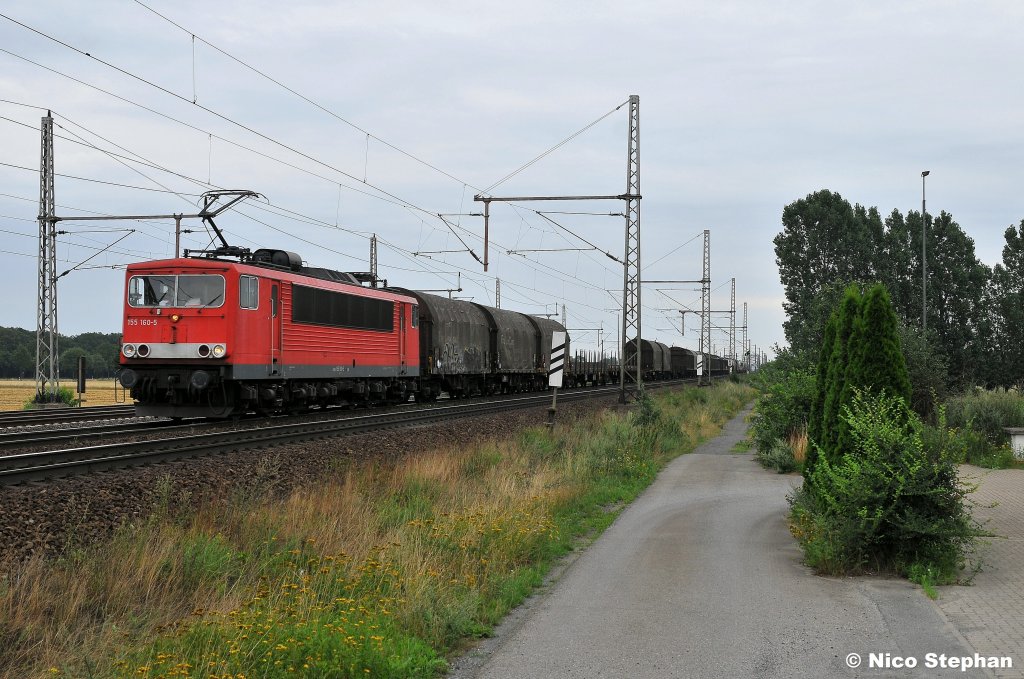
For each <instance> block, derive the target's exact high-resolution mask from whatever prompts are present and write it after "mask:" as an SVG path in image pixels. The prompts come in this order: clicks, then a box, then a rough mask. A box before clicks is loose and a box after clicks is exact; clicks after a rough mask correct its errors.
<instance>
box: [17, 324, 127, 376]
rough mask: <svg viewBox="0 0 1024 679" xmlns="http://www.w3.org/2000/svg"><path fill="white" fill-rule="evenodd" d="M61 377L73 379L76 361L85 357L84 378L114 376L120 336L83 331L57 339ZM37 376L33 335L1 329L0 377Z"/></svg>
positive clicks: (76, 367) (29, 332)
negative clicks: (79, 333)
mask: <svg viewBox="0 0 1024 679" xmlns="http://www.w3.org/2000/svg"><path fill="white" fill-rule="evenodd" d="M57 342H58V347H59V355H60V366H59V367H60V375H61V377H62V378H64V379H74V378H75V376H76V375H77V374H78V358H79V357H80V356H85V363H86V377H90V378H104V377H113V376H114V372H115V371H116V370H117V367H118V356H119V352H120V350H121V335H120V333H113V332H112V333H100V332H86V333H82V334H81V335H75V336H73V337H67V336H64V335H60V336H59V337H58V340H57ZM35 374H36V334H35V332H32V331H30V330H23V329H22V328H4V327H0V377H4V378H27V379H33V378H35Z"/></svg>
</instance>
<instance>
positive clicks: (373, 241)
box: [370, 234, 377, 287]
mask: <svg viewBox="0 0 1024 679" xmlns="http://www.w3.org/2000/svg"><path fill="white" fill-rule="evenodd" d="M370 276H372V277H373V278H372V283H370V285H372V286H373V287H377V234H373V236H372V237H371V238H370Z"/></svg>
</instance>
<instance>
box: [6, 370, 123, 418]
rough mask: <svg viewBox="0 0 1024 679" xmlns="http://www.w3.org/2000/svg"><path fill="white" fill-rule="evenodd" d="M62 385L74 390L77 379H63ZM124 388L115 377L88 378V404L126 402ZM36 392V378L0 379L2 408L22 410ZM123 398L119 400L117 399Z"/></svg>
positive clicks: (107, 404)
mask: <svg viewBox="0 0 1024 679" xmlns="http://www.w3.org/2000/svg"><path fill="white" fill-rule="evenodd" d="M60 384H61V386H62V387H67V388H69V389H71V390H72V391H74V389H75V380H73V379H69V380H62V381H61V383H60ZM123 392H124V390H123V389H121V387H120V386H117V384H116V382H115V381H114V378H112V377H110V378H106V379H102V380H86V383H85V394H84V396H85V403H84V404H83V405H86V406H109V405H115V404H117V403H124V402H125V401H124V394H123ZM35 393H36V383H35V380H0V410H21V409H22V408H24V407H25V403H26V402H27V401H28V400H29V399H31V398H32V396H33V395H34V394H35ZM118 398H120V399H121V400H120V401H118V400H117V399H118Z"/></svg>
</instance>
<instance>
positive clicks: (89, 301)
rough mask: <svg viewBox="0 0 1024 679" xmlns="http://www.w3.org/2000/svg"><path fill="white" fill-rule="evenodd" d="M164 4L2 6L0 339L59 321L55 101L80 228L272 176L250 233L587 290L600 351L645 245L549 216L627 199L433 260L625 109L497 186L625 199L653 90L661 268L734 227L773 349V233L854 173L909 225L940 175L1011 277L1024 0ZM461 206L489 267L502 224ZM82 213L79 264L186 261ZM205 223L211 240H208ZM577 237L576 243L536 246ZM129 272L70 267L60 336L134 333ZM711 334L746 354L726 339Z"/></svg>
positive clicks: (515, 283)
mask: <svg viewBox="0 0 1024 679" xmlns="http://www.w3.org/2000/svg"><path fill="white" fill-rule="evenodd" d="M145 2H146V5H148V6H149V7H151V8H152V9H153V10H156V11H157V12H159V13H160V14H163V15H164V17H166V19H169V20H171V21H173V22H175V23H177V24H178V25H179V26H180V27H181V28H178V27H175V26H174V25H173V24H172V23H169V22H168V21H167V20H165V19H164V18H161V17H160V16H157V15H156V14H155V13H153V12H152V11H150V10H148V9H146V7H144V6H142V5H140V4H138V3H136V2H134V1H133V0H93V1H91V2H87V3H82V2H64V1H59V0H44V1H43V2H39V1H38V0H33V1H31V2H29V1H27V0H11V1H8V2H4V3H3V5H2V9H0V12H2V13H3V14H5V15H7V16H8V17H10V19H14V20H16V21H18V22H21V23H23V24H25V25H26V26H28V27H31V29H35V30H36V31H38V32H39V33H35V32H33V31H32V30H30V29H29V28H26V27H25V26H20V25H18V24H16V23H13V22H12V21H10V20H8V19H3V18H0V49H2V50H4V51H0V99H3V100H4V101H2V102H0V116H2V119H0V163H3V164H4V165H0V194H2V195H0V251H2V252H0V286H2V289H3V290H5V291H7V293H6V294H5V299H4V301H3V305H2V307H0V309H2V311H0V325H4V326H17V327H23V328H34V327H35V319H36V315H35V314H36V312H35V305H36V294H35V290H36V287H37V286H36V280H37V269H36V259H35V253H36V249H37V243H36V233H37V226H36V221H35V220H36V215H37V214H38V195H39V177H38V167H39V146H40V144H39V125H40V118H41V116H42V115H43V114H44V113H45V109H52V110H53V111H54V113H55V116H56V118H55V122H56V124H57V125H58V127H57V129H56V133H57V137H58V138H57V140H56V151H55V157H56V168H57V172H58V173H59V174H60V175H71V176H58V177H57V180H56V197H57V203H58V205H59V206H60V207H59V208H58V211H57V212H58V214H59V215H61V216H71V215H76V214H77V215H83V214H87V213H88V212H86V211H91V213H100V214H122V215H124V214H160V213H168V212H189V211H192V210H194V209H195V201H196V198H195V195H196V194H198V193H200V192H202V191H203V190H206V189H207V188H209V186H210V185H213V186H216V187H226V188H246V189H252V190H254V191H257V192H259V193H261V194H263V195H264V196H266V199H267V201H268V203H267V204H250V205H246V206H245V207H242V208H241V209H239V210H238V211H237V212H235V213H230V214H229V213H226V214H224V215H223V216H222V217H221V218H220V219H219V220H218V224H219V225H221V226H222V227H224V229H225V230H226V231H227V233H228V238H229V240H230V242H232V244H237V245H242V246H247V247H252V248H255V247H275V248H282V249H287V250H292V251H295V252H297V253H299V254H300V255H301V256H302V257H303V259H304V260H306V262H307V263H309V264H311V265H316V266H326V267H332V268H337V269H343V270H350V271H353V270H355V271H365V270H367V268H368V261H367V260H368V251H369V244H368V238H369V236H370V234H373V233H376V234H377V235H378V236H379V238H380V239H381V241H382V242H381V247H380V253H379V271H380V274H381V275H382V276H384V277H386V278H387V279H388V281H389V283H391V284H393V285H400V286H403V287H411V288H416V289H448V288H454V287H457V285H458V278H457V275H458V274H457V273H456V272H461V284H462V288H463V291H462V292H461V293H456V294H457V295H459V296H462V297H472V298H473V300H474V301H478V302H482V303H485V304H493V303H494V288H495V282H494V279H495V277H498V278H500V280H501V293H502V294H501V305H502V307H503V308H509V309H517V310H521V311H525V312H528V313H544V312H553V311H555V309H556V304H557V305H561V304H562V303H564V304H565V305H566V307H567V310H568V325H569V327H570V328H573V329H576V330H575V331H574V332H573V335H574V337H575V338H576V340H577V347H584V346H588V345H589V346H595V345H596V342H597V334H598V333H597V332H596V330H592V329H596V328H600V327H603V329H604V331H605V333H606V342H608V343H609V346H611V343H612V342H614V341H615V340H614V338H615V334H614V331H613V329H614V327H615V325H616V323H617V320H616V319H617V312H618V309H617V307H618V306H619V305H621V299H622V292H621V288H622V269H621V266H619V265H618V264H616V262H614V261H612V260H611V259H609V258H608V257H606V256H605V255H604V254H602V252H601V251H608V252H610V253H611V254H613V255H615V256H617V257H620V258H621V257H622V251H623V242H624V220H623V219H622V217H610V216H598V215H570V214H549V215H548V216H549V218H550V219H553V220H554V221H556V222H557V223H558V224H560V225H561V226H563V227H565V228H566V229H568V230H571V231H573V232H574V233H576V234H578V235H579V236H582V237H583V238H585V239H586V240H588V241H590V242H591V243H593V244H594V245H596V246H598V247H599V248H600V251H583V250H579V248H586V247H588V246H587V244H586V243H584V242H583V241H581V240H579V239H577V238H576V237H574V236H572V235H570V234H569V233H568V232H567V231H565V230H562V229H560V228H558V227H557V226H555V225H554V224H552V223H551V222H549V221H547V220H545V219H544V218H543V217H542V216H539V215H537V214H536V213H535V212H534V210H541V211H548V210H551V211H564V212H592V213H609V212H613V213H618V212H621V211H622V209H623V205H622V203H621V202H618V201H615V202H589V203H583V202H572V203H561V204H553V203H529V204H528V203H523V204H520V205H519V206H518V207H517V208H513V207H509V206H501V205H498V204H495V205H494V206H493V207H492V220H491V234H492V242H491V245H490V259H491V266H490V270H489V271H488V272H487V273H486V274H485V273H484V272H483V270H482V267H481V266H480V265H479V264H478V263H477V262H476V261H475V260H474V259H473V258H472V257H471V256H470V254H468V253H467V252H451V253H442V254H429V255H419V256H414V255H413V254H412V253H416V252H418V253H429V252H432V251H433V252H436V251H440V250H459V249H460V248H462V247H463V245H462V244H461V243H460V242H459V240H458V238H456V236H455V235H453V231H452V230H450V229H449V228H447V227H446V226H445V225H444V224H443V223H442V222H441V220H440V219H439V218H438V217H436V216H434V215H436V213H455V214H458V213H463V214H464V213H470V212H479V211H480V209H481V205H480V204H479V203H474V202H473V196H474V194H476V193H478V192H480V191H481V190H483V189H488V188H490V187H492V185H494V184H495V183H496V182H498V181H499V180H501V179H502V178H504V177H506V176H507V175H508V174H509V173H511V172H513V171H514V170H516V169H518V168H520V167H521V166H523V165H524V164H526V163H528V162H529V161H530V160H532V159H533V158H535V157H537V156H538V155H540V154H542V153H544V152H545V151H547V150H549V149H551V148H552V147H554V146H556V145H557V144H559V142H561V141H563V140H564V139H566V138H568V137H570V136H571V135H573V134H575V133H577V132H579V131H580V130H582V129H583V128H585V127H586V126H587V125H589V124H590V123H592V122H594V121H596V120H599V119H601V118H602V117H603V116H607V117H604V118H603V119H602V120H600V122H598V123H596V124H595V125H593V126H592V127H590V128H589V129H587V130H586V131H584V132H582V133H581V134H579V136H577V137H575V138H574V139H573V140H572V141H570V142H568V143H566V144H565V145H563V146H561V147H559V148H558V149H557V150H555V151H553V152H552V153H550V154H549V155H547V156H545V157H544V158H543V159H542V160H540V161H538V162H537V163H535V164H533V165H532V166H530V167H529V168H527V169H525V170H523V171H522V172H520V173H519V174H516V175H515V176H513V177H511V178H510V179H507V180H506V181H505V182H503V183H501V184H499V185H497V186H494V187H493V188H490V191H491V193H492V194H493V195H497V196H510V195H519V196H522V195H577V194H585V195H604V194H620V193H622V192H624V190H625V188H626V141H627V124H628V119H627V115H626V112H627V107H622V108H621V109H619V110H618V111H615V108H616V107H617V106H619V105H620V104H622V103H623V102H625V101H627V99H628V98H629V95H631V94H637V95H639V97H640V165H641V191H642V194H643V200H642V206H641V236H642V264H643V266H644V272H643V277H644V278H645V279H659V280H663V279H673V280H690V279H699V278H700V277H701V252H702V250H701V248H702V242H701V238H700V235H701V233H702V232H703V230H704V229H710V231H711V260H712V262H711V277H712V288H713V293H712V307H713V308H714V309H716V310H728V308H729V287H730V286H729V281H730V279H731V278H733V277H735V279H736V305H737V325H740V324H741V323H742V308H743V306H742V305H743V303H744V302H746V303H747V304H748V306H749V328H750V338H751V342H752V344H754V345H756V346H758V347H760V348H763V349H766V350H768V349H769V348H770V346H771V345H773V344H774V343H784V336H783V333H782V322H783V320H784V314H783V312H782V306H781V303H782V300H783V292H782V288H781V286H780V284H779V279H778V271H777V268H776V265H775V255H774V251H773V247H772V238H773V237H774V236H775V235H776V234H777V233H778V232H779V231H780V230H781V221H780V217H781V213H782V209H783V207H784V206H785V205H786V204H787V203H790V202H792V201H793V200H796V199H798V198H802V197H804V196H806V195H807V194H808V193H811V192H813V191H816V190H819V189H823V188H827V189H830V190H833V191H838V192H839V193H841V194H842V195H843V196H844V197H845V198H847V199H848V200H850V201H851V202H856V203H861V204H864V205H867V206H877V207H878V208H879V209H880V210H881V211H882V213H883V214H886V213H888V212H890V211H891V210H892V209H894V208H895V209H899V210H900V211H901V212H904V213H905V212H906V211H908V210H911V209H918V210H919V209H920V206H921V171H922V170H926V169H927V170H930V171H931V175H930V176H929V177H928V185H927V192H928V209H929V212H938V211H939V210H946V211H948V212H950V213H951V214H952V215H953V217H954V219H956V220H957V221H958V222H959V223H960V225H961V226H962V227H963V228H964V229H965V231H966V232H967V234H968V235H969V236H971V237H972V238H973V239H974V240H975V243H976V245H977V252H978V256H979V257H980V259H981V260H982V261H983V262H985V263H986V264H989V265H992V264H994V263H996V262H998V261H999V259H1000V251H1001V248H1002V244H1003V240H1002V233H1003V231H1004V230H1005V229H1006V227H1007V226H1009V225H1011V224H1016V223H1019V222H1020V220H1021V219H1022V218H1024V190H1022V186H1024V171H1022V169H1021V168H1022V167H1024V166H1022V162H1021V161H1022V156H1024V143H1022V140H1024V86H1022V74H1024V69H1022V67H1024V58H1022V57H1024V41H1022V40H1021V39H1020V31H1021V27H1022V26H1024V3H1021V2H1017V1H1015V0H1006V1H1004V2H970V3H968V2H941V1H935V0H931V1H929V2H913V1H906V2H898V3H894V2H857V3H839V2H774V3H764V2H703V3H697V2H681V1H679V0H674V1H673V2H631V3H622V2H618V3H608V2H586V3H568V2H533V1H531V0H526V1H525V2H523V1H520V2H503V3H491V2H464V1H461V0H460V1H452V2H380V1H374V2H345V1H335V2H287V3H282V2H270V1H263V2H255V1H250V2H217V3H210V2H193V1H191V0H176V1H175V2H161V1H160V0H152V2H150V0H145ZM40 33H43V34H46V35H47V36H50V37H45V36H44V35H40ZM193 34H194V35H195V36H196V38H195V40H193V37H192V36H193ZM51 38H52V39H51ZM54 40H59V41H61V42H63V43H66V45H68V46H70V47H73V48H77V49H78V50H81V51H82V52H87V53H88V54H89V55H91V57H92V58H90V57H89V56H85V55H83V54H81V53H79V52H76V51H74V50H72V49H70V48H69V47H68V46H65V45H61V44H59V43H58V42H55V41H54ZM211 45H212V46H211ZM225 53H227V54H225ZM227 55H230V57H229V56H227ZM232 57H233V58H234V59H237V61H236V60H233V59H232ZM29 60H31V62H35V63H30V62H29ZM98 60H103V61H105V62H107V63H108V64H109V65H104V64H103V63H100V61H98ZM117 69H120V70H117ZM251 69H257V70H259V71H262V72H263V73H264V74H266V75H267V76H270V77H272V78H274V79H275V80H277V81H278V83H280V84H275V83H273V82H271V81H270V80H268V79H267V78H265V77H263V76H261V75H259V74H258V73H256V72H255V71H254V70H251ZM71 78H73V79H74V80H72V79H71ZM143 80H145V81H149V83H151V84H147V83H146V82H143ZM76 81H77V82H76ZM282 85H283V86H286V87H287V88H290V89H292V90H294V91H295V92H297V93H299V94H301V95H303V96H304V97H306V98H308V99H309V100H311V101H312V102H315V104H316V105H314V104H312V103H310V102H308V101H304V100H303V99H302V98H300V97H298V96H296V95H295V94H293V93H291V92H289V91H288V90H287V89H285V87H282ZM95 88H100V89H102V90H105V91H106V92H101V91H99V89H95ZM112 95H116V96H117V97H121V99H118V98H116V97H115V96H112ZM193 100H195V104H193ZM11 102H14V103H11ZM25 105H28V106H25ZM317 105H318V106H319V107H321V108H318V107H317ZM32 107H36V108H32ZM143 107H145V108H143ZM147 109H148V110H147ZM172 118H173V120H172ZM246 128H248V129H246ZM76 142H77V143H76ZM93 147H100V148H101V149H103V150H102V151H100V150H96V149H95V148H93ZM111 154H118V155H119V156H121V157H120V158H118V157H114V156H113V155H111ZM128 158H134V159H135V160H136V161H138V160H144V163H145V164H143V163H140V162H133V161H131V160H128ZM10 166H18V167H10ZM153 166H158V167H159V168H164V169H166V170H170V171H173V172H174V173H177V175H181V176H176V175H175V174H171V173H169V172H166V171H163V170H161V169H156V168H154V167H153ZM19 168H29V169H19ZM72 177H74V178H72ZM83 179H89V180H94V181H83ZM97 182H111V183H119V184H127V185H130V186H132V187H138V188H121V187H116V186H111V185H109V184H102V183H97ZM141 189H149V190H141ZM153 189H156V190H153ZM175 192H177V194H180V195H176V193H175ZM385 192H386V193H385ZM448 219H450V220H451V221H452V222H453V224H455V225H457V226H456V228H455V232H456V233H458V235H459V236H460V237H461V238H462V239H463V240H465V242H466V243H467V244H468V245H469V246H470V247H471V248H472V249H473V250H474V251H475V252H476V253H477V254H478V255H480V256H482V255H483V247H482V233H483V223H482V219H481V218H479V217H473V216H461V217H460V216H450V217H448ZM61 228H62V229H63V230H66V231H69V232H71V233H69V234H67V235H64V236H61V237H60V238H61V241H60V242H61V245H60V246H59V250H58V254H59V257H60V258H61V260H66V261H62V262H61V263H60V265H59V269H60V270H61V271H63V270H65V269H69V268H71V267H72V266H74V265H75V264H78V263H80V262H82V261H83V260H85V259H87V258H89V257H91V256H93V255H94V254H96V253H97V252H98V250H100V249H102V248H104V247H106V246H108V245H110V244H111V243H113V242H114V241H115V240H117V239H118V238H120V237H122V236H124V235H125V232H122V231H114V230H115V229H126V228H133V229H135V231H134V233H130V234H128V236H127V237H126V238H125V239H124V240H122V241H120V242H119V243H117V245H115V246H114V247H113V248H112V249H110V250H108V251H106V252H103V253H102V254H99V255H98V256H97V257H95V258H94V259H92V260H91V261H89V262H88V263H86V264H85V265H84V266H85V267H91V266H95V265H101V266H108V267H109V266H115V265H119V264H124V263H127V262H131V261H139V260H144V259H151V258H164V257H168V256H171V255H172V254H173V223H167V222H165V223H135V222H110V223H103V224H98V223H96V222H80V223H77V224H76V223H72V222H68V223H62V225H61ZM191 228H196V229H197V230H198V231H197V233H194V234H191V235H188V236H187V237H186V240H185V247H191V248H202V247H204V246H205V245H207V243H208V242H209V239H208V237H207V235H206V233H205V231H203V230H202V228H201V227H200V226H198V225H197V224H194V223H193V224H192V225H191ZM558 248H575V249H576V250H573V251H566V252H536V251H535V252H521V251H523V250H547V249H558ZM509 250H517V251H520V253H519V254H515V253H514V254H508V251H509ZM666 255H667V256H666ZM123 276H124V273H123V270H121V269H110V268H84V267H83V268H82V269H79V270H75V271H73V272H72V273H70V274H68V275H67V276H65V277H63V278H61V280H60V283H59V293H58V296H59V314H60V317H59V318H60V320H59V323H60V330H61V332H62V333H64V334H78V333H81V332H87V331H103V332H113V331H119V330H120V323H121V320H120V319H121V316H120V314H121V297H122V291H121V289H122V287H123ZM606 291H608V292H606ZM687 307H689V308H694V309H699V308H700V293H699V291H697V290H695V289H694V286H692V285H675V286H673V285H668V284H656V285H650V286H645V287H644V289H643V325H644V335H645V336H646V337H649V338H653V339H658V340H660V341H663V342H666V343H669V344H675V345H679V346H687V347H691V348H696V346H697V341H698V336H699V321H698V319H697V317H696V316H695V315H690V314H687V315H686V332H685V336H681V335H680V332H679V317H680V314H679V309H683V308H687ZM559 308H560V307H559ZM714 323H715V325H717V326H721V327H724V328H728V324H729V323H728V317H727V316H726V315H716V317H715V319H714ZM712 341H713V345H714V347H715V350H716V352H717V353H719V354H725V353H726V352H727V350H728V349H727V347H728V334H727V332H723V331H719V330H716V331H715V332H714V334H713V338H712ZM738 341H739V340H738V339H737V342H738Z"/></svg>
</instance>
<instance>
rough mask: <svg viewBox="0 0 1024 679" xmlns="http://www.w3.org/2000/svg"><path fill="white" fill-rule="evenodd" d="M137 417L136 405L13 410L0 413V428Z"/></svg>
mask: <svg viewBox="0 0 1024 679" xmlns="http://www.w3.org/2000/svg"><path fill="white" fill-rule="evenodd" d="M126 417H135V406H134V405H123V406H88V407H85V408H59V409H54V410H13V411H8V412H0V428H3V427H27V426H32V425H38V424H63V423H66V422H83V421H87V420H112V419H118V418H126Z"/></svg>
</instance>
